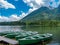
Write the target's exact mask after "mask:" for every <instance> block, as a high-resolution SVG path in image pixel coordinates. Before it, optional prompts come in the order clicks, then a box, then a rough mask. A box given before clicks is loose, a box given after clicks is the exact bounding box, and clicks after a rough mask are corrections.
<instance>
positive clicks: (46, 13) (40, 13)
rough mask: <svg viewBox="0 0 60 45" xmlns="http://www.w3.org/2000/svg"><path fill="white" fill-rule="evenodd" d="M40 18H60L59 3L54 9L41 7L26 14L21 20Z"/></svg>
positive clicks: (33, 20)
mask: <svg viewBox="0 0 60 45" xmlns="http://www.w3.org/2000/svg"><path fill="white" fill-rule="evenodd" d="M40 20H60V5H59V7H57V8H55V9H49V8H48V7H41V8H39V9H37V10H35V11H33V12H32V13H30V14H28V15H27V16H26V17H24V18H23V19H22V20H21V22H35V21H40Z"/></svg>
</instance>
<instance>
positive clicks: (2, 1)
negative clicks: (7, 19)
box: [0, 0, 15, 9]
mask: <svg viewBox="0 0 60 45" xmlns="http://www.w3.org/2000/svg"><path fill="white" fill-rule="evenodd" d="M0 8H5V9H8V8H13V9H15V6H14V5H13V4H11V3H9V2H7V1H6V0H0Z"/></svg>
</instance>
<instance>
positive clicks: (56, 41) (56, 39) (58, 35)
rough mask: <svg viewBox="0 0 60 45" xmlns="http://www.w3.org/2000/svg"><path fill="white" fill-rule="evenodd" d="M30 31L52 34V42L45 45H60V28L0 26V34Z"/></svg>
mask: <svg viewBox="0 0 60 45" xmlns="http://www.w3.org/2000/svg"><path fill="white" fill-rule="evenodd" d="M19 30H27V31H29V30H31V31H38V32H39V33H52V34H53V35H54V36H53V41H52V42H51V43H49V44H47V45H60V27H39V26H28V27H26V26H0V32H3V31H19Z"/></svg>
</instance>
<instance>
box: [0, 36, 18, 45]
mask: <svg viewBox="0 0 60 45" xmlns="http://www.w3.org/2000/svg"><path fill="white" fill-rule="evenodd" d="M1 41H2V42H5V44H8V45H9V44H11V45H18V41H16V40H13V39H9V38H6V37H3V36H0V42H1Z"/></svg>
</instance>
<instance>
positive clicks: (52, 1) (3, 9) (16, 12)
mask: <svg viewBox="0 0 60 45" xmlns="http://www.w3.org/2000/svg"><path fill="white" fill-rule="evenodd" d="M59 4H60V0H0V22H1V21H17V20H20V19H22V18H23V17H25V16H27V15H28V14H29V13H31V12H32V11H34V10H36V9H38V8H40V7H42V6H46V7H48V8H49V6H51V7H52V8H56V7H58V6H59Z"/></svg>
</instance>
